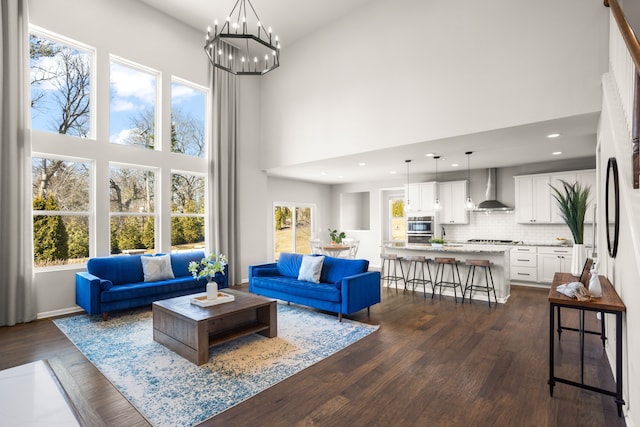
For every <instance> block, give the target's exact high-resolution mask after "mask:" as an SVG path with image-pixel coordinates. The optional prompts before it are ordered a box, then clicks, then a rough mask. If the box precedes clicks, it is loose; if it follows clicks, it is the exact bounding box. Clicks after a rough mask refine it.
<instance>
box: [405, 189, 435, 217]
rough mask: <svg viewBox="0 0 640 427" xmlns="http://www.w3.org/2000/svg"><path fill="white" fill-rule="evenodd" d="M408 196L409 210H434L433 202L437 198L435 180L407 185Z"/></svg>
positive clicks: (430, 211)
mask: <svg viewBox="0 0 640 427" xmlns="http://www.w3.org/2000/svg"><path fill="white" fill-rule="evenodd" d="M405 191H406V193H405V194H407V196H408V200H407V203H408V205H409V207H408V208H407V211H408V212H429V213H432V212H433V203H434V202H435V199H436V183H435V182H419V183H416V184H409V185H408V188H407V186H405Z"/></svg>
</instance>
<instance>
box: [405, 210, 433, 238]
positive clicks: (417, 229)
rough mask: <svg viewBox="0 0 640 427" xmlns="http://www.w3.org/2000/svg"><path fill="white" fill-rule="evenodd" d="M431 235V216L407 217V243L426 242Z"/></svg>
mask: <svg viewBox="0 0 640 427" xmlns="http://www.w3.org/2000/svg"><path fill="white" fill-rule="evenodd" d="M432 237H433V216H410V217H408V218H407V243H408V244H414V245H415V244H427V243H429V242H430V241H431V238H432Z"/></svg>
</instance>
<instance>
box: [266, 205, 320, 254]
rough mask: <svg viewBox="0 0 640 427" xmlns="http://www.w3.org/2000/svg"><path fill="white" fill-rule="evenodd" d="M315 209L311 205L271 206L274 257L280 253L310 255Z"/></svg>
mask: <svg viewBox="0 0 640 427" xmlns="http://www.w3.org/2000/svg"><path fill="white" fill-rule="evenodd" d="M314 211H315V208H314V206H312V205H300V204H295V203H275V204H274V206H273V243H274V257H275V260H276V261H277V260H278V259H279V258H280V254H281V253H282V252H290V253H298V254H310V253H311V242H310V241H311V230H313V220H314V219H313V216H314Z"/></svg>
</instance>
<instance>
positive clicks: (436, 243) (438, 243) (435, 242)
mask: <svg viewBox="0 0 640 427" xmlns="http://www.w3.org/2000/svg"><path fill="white" fill-rule="evenodd" d="M430 242H431V247H432V248H436V249H438V248H441V247H442V245H443V244H444V239H440V238H438V237H433V238H431V240H430Z"/></svg>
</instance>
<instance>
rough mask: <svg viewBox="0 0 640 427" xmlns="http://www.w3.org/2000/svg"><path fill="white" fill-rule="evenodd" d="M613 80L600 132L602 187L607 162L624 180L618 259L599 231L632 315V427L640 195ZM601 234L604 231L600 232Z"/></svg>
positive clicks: (609, 268)
mask: <svg viewBox="0 0 640 427" xmlns="http://www.w3.org/2000/svg"><path fill="white" fill-rule="evenodd" d="M614 85H615V83H614V82H613V80H612V77H611V75H610V74H606V75H605V76H604V78H603V93H604V96H603V106H602V116H601V120H600V128H599V131H598V139H599V150H600V154H599V157H600V158H599V172H600V184H601V185H602V188H604V180H605V177H606V167H607V160H608V159H609V157H615V158H616V160H617V163H618V171H619V175H620V243H619V246H618V254H617V257H616V258H611V257H609V256H608V254H607V252H606V251H605V248H606V240H605V236H604V229H602V230H600V231H599V238H600V240H599V241H600V244H599V246H600V248H601V249H600V251H599V253H600V257H599V268H598V270H599V273H600V274H605V275H606V276H607V277H608V278H609V280H610V281H611V283H612V284H613V285H614V287H615V288H616V291H617V292H618V294H619V295H620V298H622V301H623V302H624V304H625V306H626V308H627V311H626V313H625V316H624V321H623V323H624V327H623V331H624V335H623V349H624V374H623V385H624V399H625V401H626V405H625V406H624V410H625V413H626V416H627V418H626V421H627V425H628V426H634V425H635V426H639V425H640V411H638V410H637V409H636V408H635V405H636V404H638V402H639V401H636V400H635V399H640V375H639V374H640V361H639V360H638V358H637V357H635V356H636V355H640V334H638V332H637V331H638V330H639V328H640V314H639V312H638V311H636V308H640V286H639V283H640V224H639V223H638V212H640V191H639V190H634V189H633V188H632V187H633V186H632V183H633V181H632V176H631V171H632V166H631V138H630V135H629V132H628V130H627V129H626V127H625V125H624V123H625V121H624V116H623V113H622V107H621V105H620V100H619V98H618V95H617V90H616V89H615V86H614ZM598 202H599V206H604V205H605V200H604V192H602V191H601V192H600V194H599V201H598ZM603 211H604V210H603V209H600V212H599V223H601V224H604V222H605V220H604V212H603ZM601 228H602V227H601ZM613 325H614V322H613V319H610V320H609V322H608V332H607V336H608V341H607V352H608V355H609V361H610V362H611V363H612V364H613V361H615V353H614V349H615V347H614V344H615V333H614V330H613V329H612V326H613Z"/></svg>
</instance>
